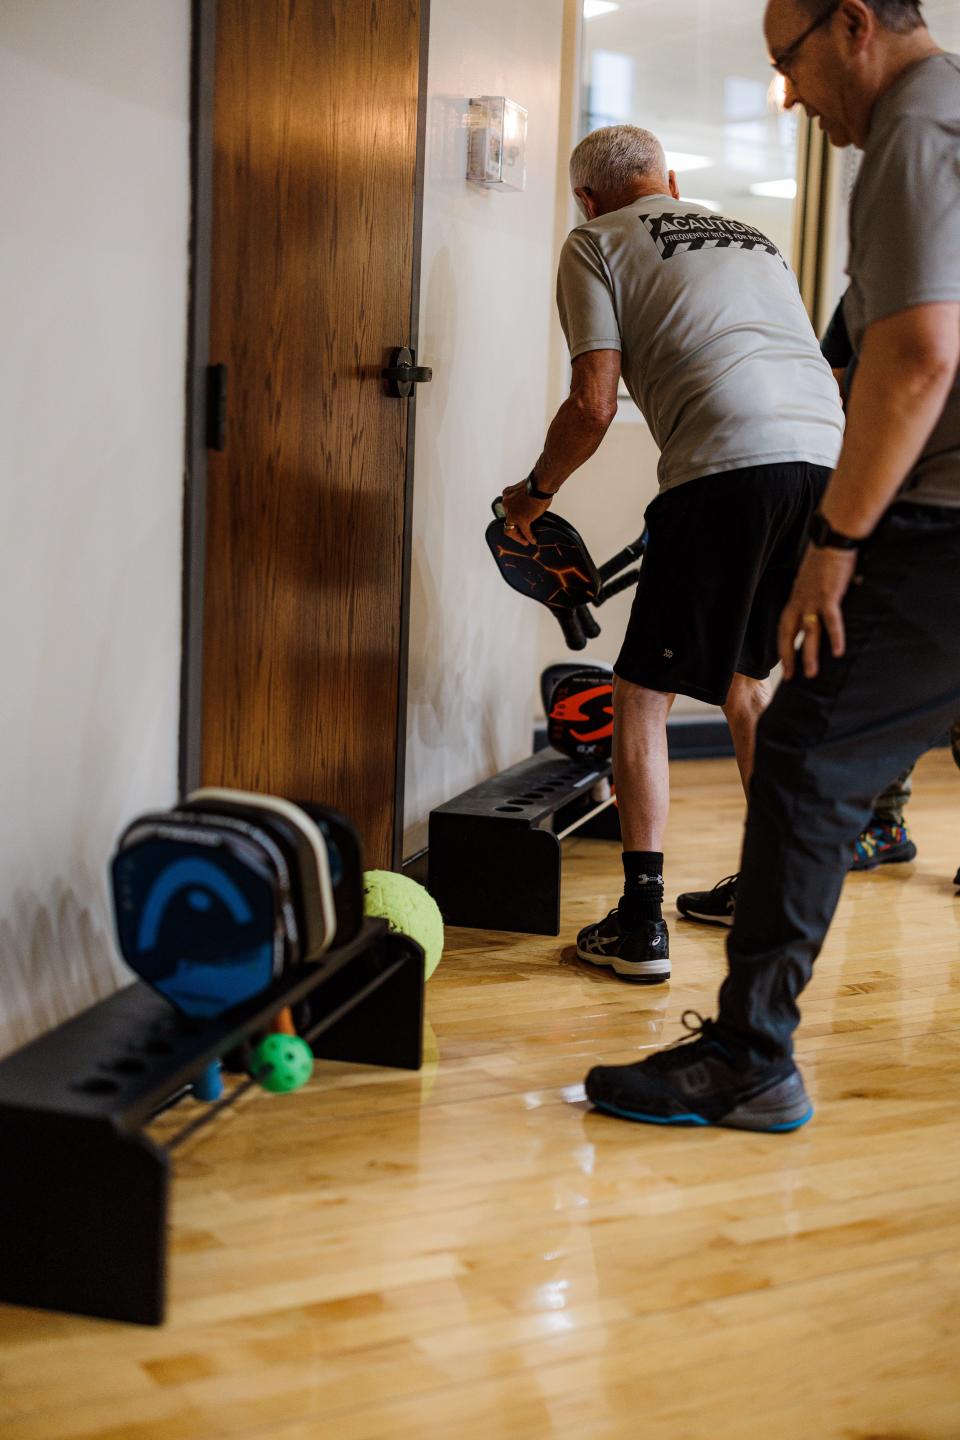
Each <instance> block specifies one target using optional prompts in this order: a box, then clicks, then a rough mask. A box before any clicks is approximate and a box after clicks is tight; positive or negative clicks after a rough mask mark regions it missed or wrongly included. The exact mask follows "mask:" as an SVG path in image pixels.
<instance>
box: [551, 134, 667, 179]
mask: <svg viewBox="0 0 960 1440" xmlns="http://www.w3.org/2000/svg"><path fill="white" fill-rule="evenodd" d="M638 175H650V176H656V177H657V178H662V179H666V176H667V157H666V155H665V154H664V153H663V146H662V145H661V144H660V141H659V140H658V139H657V137H656V135H652V134H651V133H650V131H649V130H641V129H640V127H639V126H638V125H605V126H604V127H603V129H601V130H594V131H593V132H592V133H591V134H589V135H588V136H587V137H586V138H585V139H583V140H581V141H580V144H579V145H578V146H577V147H576V149H575V150H574V152H573V154H572V155H571V156H570V184H571V186H572V187H573V189H574V190H593V191H598V192H600V193H606V194H610V193H613V194H618V193H619V192H620V191H621V190H624V189H626V187H627V186H628V185H629V184H630V183H631V181H633V180H635V179H636V178H637V176H638Z"/></svg>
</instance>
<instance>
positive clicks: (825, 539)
mask: <svg viewBox="0 0 960 1440" xmlns="http://www.w3.org/2000/svg"><path fill="white" fill-rule="evenodd" d="M809 535H810V543H811V545H814V546H816V548H817V549H818V550H858V549H859V548H860V546H861V545H862V543H863V542H862V540H855V539H854V537H853V536H852V535H844V533H843V531H842V530H834V528H833V526H832V525H831V524H830V522H829V520H828V519H827V517H826V516H825V515H821V513H820V511H819V510H815V511H814V513H813V514H812V515H811V516H810V530H809Z"/></svg>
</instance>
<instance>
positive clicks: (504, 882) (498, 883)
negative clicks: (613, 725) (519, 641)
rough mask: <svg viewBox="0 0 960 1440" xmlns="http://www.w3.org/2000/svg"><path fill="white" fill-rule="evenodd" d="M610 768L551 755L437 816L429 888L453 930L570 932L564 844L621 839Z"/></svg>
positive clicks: (505, 774)
mask: <svg viewBox="0 0 960 1440" xmlns="http://www.w3.org/2000/svg"><path fill="white" fill-rule="evenodd" d="M611 771H612V767H611V764H610V761H609V760H606V761H600V762H597V761H583V760H571V759H569V758H568V757H567V756H566V755H561V754H560V752H559V751H558V750H554V749H553V748H552V747H550V746H548V747H547V748H546V749H545V750H539V751H537V753H536V754H535V755H531V756H530V758H529V759H528V760H521V761H520V762H519V764H517V765H511V766H510V768H509V769H508V770H502V771H501V772H500V774H499V775H494V776H493V777H492V778H491V779H489V780H484V781H483V783H482V784H480V785H475V786H474V787H473V789H472V790H466V791H464V793H463V794H462V795H458V796H456V798H455V799H453V800H448V801H447V803H446V804H445V805H441V806H439V807H438V808H437V809H436V810H433V811H431V813H430V835H429V849H428V851H427V864H428V867H429V878H428V882H427V885H428V889H429V890H430V893H431V894H432V895H433V897H434V899H435V900H436V902H437V904H438V905H439V906H440V909H441V911H442V912H443V917H444V919H445V920H446V922H447V923H448V924H449V925H469V926H471V927H474V928H476V929H479V930H519V931H522V932H524V933H525V934H528V935H559V933H560V868H561V867H560V842H561V840H563V839H564V838H565V836H567V835H571V834H573V833H574V832H576V833H577V835H578V836H579V837H582V838H586V839H590V838H593V839H601V840H619V839H620V820H619V815H618V813H617V809H616V806H615V805H614V803H613V795H612V792H611V788H610V777H611Z"/></svg>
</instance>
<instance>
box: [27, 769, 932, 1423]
mask: <svg viewBox="0 0 960 1440" xmlns="http://www.w3.org/2000/svg"><path fill="white" fill-rule="evenodd" d="M674 787H675V801H674V808H673V813H672V818H671V829H670V837H669V857H668V862H669V869H668V877H667V883H668V894H670V895H673V894H675V893H676V892H677V891H678V890H679V889H683V888H689V887H691V886H702V885H704V884H706V883H713V881H715V880H717V879H719V878H720V877H721V876H722V875H724V874H727V873H729V872H730V871H731V870H733V869H735V867H736V861H737V846H738V835H739V825H740V818H741V810H742V806H741V802H740V798H739V793H738V788H737V782H736V779H735V773H734V768H733V763H732V762H725V761H710V762H690V763H687V764H686V765H677V766H674ZM958 816H960V774H958V773H957V771H956V770H955V769H954V767H953V766H952V764H951V762H950V759H949V757H948V755H947V754H946V752H944V751H940V752H936V753H934V754H932V755H930V756H928V757H926V758H925V760H924V761H923V762H922V764H921V766H920V770H919V774H918V779H917V786H916V799H915V803H914V807H913V812H912V819H913V825H914V831H915V835H916V839H917V842H918V845H919V847H920V855H919V858H918V860H917V861H916V862H915V863H914V864H913V865H909V866H899V867H891V868H888V869H883V870H879V871H876V872H874V873H872V874H867V875H861V876H852V877H850V879H849V881H848V883H847V886H846V888H845V891H844V896H843V900H842V903H841V907H840V911H839V913H838V916H837V920H836V923H835V925H834V928H833V931H832V932H831V935H830V937H829V941H828V944H827V947H826V950H825V952H824V954H823V956H822V957H821V959H820V962H819V964H818V967H817V974H816V977H815V979H814V982H813V984H812V985H811V987H810V989H809V990H808V992H807V995H806V999H805V1004H804V1017H805V1023H804V1027H803V1030H802V1032H801V1039H800V1044H799V1057H800V1060H801V1064H802V1066H803V1069H804V1073H805V1076H806V1079H807V1083H808V1087H809V1089H810V1090H811V1094H812V1096H813V1099H814V1103H815V1105H816V1107H817V1114H816V1117H815V1119H814V1121H813V1122H812V1124H810V1125H809V1126H807V1127H806V1129H804V1130H802V1131H800V1132H798V1133H797V1134H795V1135H787V1136H761V1135H749V1134H742V1133H736V1132H728V1131H699V1130H697V1131H687V1130H675V1131H660V1130H656V1129H653V1128H652V1127H651V1128H648V1127H645V1126H634V1125H629V1124H626V1123H623V1122H620V1121H616V1120H612V1119H609V1118H606V1117H604V1116H601V1115H597V1114H593V1113H591V1112H590V1111H589V1110H588V1108H587V1107H586V1105H585V1103H584V1100H583V1094H582V1089H581V1080H582V1077H583V1074H584V1072H585V1070H586V1069H587V1067H588V1066H589V1065H590V1064H591V1063H592V1061H593V1060H594V1059H595V1058H596V1057H603V1058H605V1059H608V1060H626V1059H629V1058H630V1057H631V1056H635V1055H636V1054H637V1053H638V1052H639V1051H641V1050H642V1049H644V1048H646V1047H650V1046H656V1045H659V1044H661V1043H662V1042H665V1041H669V1040H672V1039H673V1038H675V1037H676V1036H677V1035H678V1034H679V1025H678V1021H679V1016H680V1013H681V1011H682V1010H684V1009H685V1008H687V1007H694V1008H697V1009H699V1010H701V1011H702V1012H704V1013H706V1014H709V1013H710V1012H711V1010H712V1006H713V998H714V994H715V990H716V986H717V984H718V982H719V980H720V978H721V975H722V972H723V964H724V959H723V933H722V932H718V931H712V930H705V929H700V928H697V927H694V926H688V925H681V924H679V923H677V924H675V925H674V926H673V946H672V948H673V957H674V979H673V981H672V983H671V984H670V985H669V986H663V987H657V988H655V989H649V990H644V989H639V988H634V987H630V986H626V985H623V984H621V983H620V982H618V981H616V980H614V979H612V978H609V977H608V976H607V975H606V973H605V972H600V971H594V970H591V969H588V968H587V967H581V966H580V965H579V964H578V963H577V962H576V960H575V959H574V958H572V952H571V951H570V950H569V948H568V944H567V942H568V941H569V938H570V936H571V935H572V934H573V932H574V931H575V930H576V929H577V928H578V927H579V925H581V924H582V923H584V922H585V921H586V920H588V919H591V918H593V917H595V916H596V915H597V914H599V913H600V912H601V911H602V910H604V909H605V908H606V907H607V906H608V905H610V904H612V903H614V901H615V898H616V895H617V893H618V882H619V873H620V871H619V861H618V854H617V850H616V848H615V847H614V846H612V845H608V844H597V843H591V842H587V841H579V842H578V841H572V842H568V848H567V852H566V860H565V866H566V869H565V900H564V930H563V935H562V936H561V938H560V940H554V939H543V938H532V937H521V936H515V935H505V934H494V933H478V932H471V931H451V932H450V933H449V936H448V946H447V953H446V956H445V959H444V961H443V964H442V965H441V967H440V969H439V970H438V972H437V974H436V976H435V977H434V979H433V980H432V981H431V983H430V986H429V990H428V1016H429V1022H430V1032H429V1035H428V1039H429V1048H430V1055H431V1058H430V1060H429V1063H428V1064H427V1066H426V1067H425V1069H424V1070H423V1072H422V1073H421V1074H420V1075H408V1074H398V1073H393V1072H389V1071H378V1070H364V1069H360V1068H350V1067H347V1066H333V1065H324V1066H319V1067H318V1072H317V1075H316V1078H315V1079H314V1081H313V1082H312V1084H311V1086H310V1087H309V1088H308V1089H307V1090H306V1091H304V1092H301V1093H300V1094H298V1095H294V1096H289V1097H271V1096H268V1095H265V1094H263V1093H260V1092H256V1093H253V1094H251V1095H249V1096H248V1097H247V1098H246V1099H245V1100H244V1101H242V1102H241V1104H240V1105H239V1106H238V1107H237V1108H236V1109H235V1110H234V1111H233V1112H232V1113H230V1114H229V1115H228V1116H226V1117H225V1118H224V1120H223V1122H222V1123H221V1124H220V1125H219V1128H211V1130H209V1131H208V1132H206V1133H205V1134H204V1135H201V1136H198V1137H197V1138H196V1139H195V1140H194V1141H192V1142H190V1143H189V1145H188V1146H187V1147H185V1149H184V1151H183V1152H181V1154H180V1157H179V1160H178V1163H177V1178H176V1184H175V1201H174V1230H173V1237H174V1251H173V1265H172V1303H171V1318H170V1321H169V1323H168V1324H167V1326H166V1327H165V1328H163V1329H160V1330H143V1329H138V1328H134V1327H125V1326H118V1325H110V1324H106V1323H100V1322H94V1321H88V1320H79V1319H74V1318H68V1317H64V1316H57V1315H46V1314H42V1313H40V1312H34V1311H28V1310H15V1309H10V1308H3V1307H0V1435H2V1436H3V1437H4V1440H94V1437H96V1440H213V1437H247V1440H316V1437H323V1440H326V1437H336V1440H373V1437H377V1440H380V1437H391V1440H394V1437H395V1440H405V1437H410V1440H412V1437H421V1436H422V1437H429V1440H433V1437H441V1436H443V1437H446V1436H452V1437H454V1440H501V1437H502V1440H539V1437H554V1436H556V1437H564V1440H566V1437H570V1440H573V1437H577V1440H615V1437H616V1440H620V1437H623V1440H661V1437H662V1440H708V1437H709V1440H714V1437H724V1440H740V1437H751V1440H753V1437H762V1440H768V1437H770V1440H773V1437H777V1440H833V1437H836V1440H931V1437H936V1440H957V1437H960V964H958V956H960V899H955V898H954V888H953V886H952V884H951V883H950V881H951V879H952V876H953V874H954V871H955V870H956V867H957V865H958V864H960V824H958V823H957V822H958ZM565 947H567V948H565ZM6 1163H10V1162H9V1159H8V1160H7V1162H6ZM0 1240H2V1237H0Z"/></svg>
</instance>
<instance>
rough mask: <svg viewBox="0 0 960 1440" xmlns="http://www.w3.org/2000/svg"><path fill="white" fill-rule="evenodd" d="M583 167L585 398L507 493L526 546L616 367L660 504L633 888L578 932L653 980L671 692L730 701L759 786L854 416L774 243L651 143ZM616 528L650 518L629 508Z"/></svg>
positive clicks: (624, 704) (570, 266) (629, 877)
mask: <svg viewBox="0 0 960 1440" xmlns="http://www.w3.org/2000/svg"><path fill="white" fill-rule="evenodd" d="M570 177H571V183H572V187H573V191H574V194H575V195H576V197H577V200H578V201H579V203H580V206H581V208H582V210H583V212H584V213H585V215H586V223H585V224H583V225H580V226H578V227H577V229H575V230H574V231H572V233H571V234H570V235H569V236H568V238H567V241H566V244H565V245H564V248H563V253H562V255H561V259H560V268H559V276H558V282H557V298H558V305H559V309H560V318H561V321H562V324H563V328H564V332H565V334H566V337H567V342H568V344H569V347H570V354H571V357H572V361H573V372H572V381H571V388H570V395H569V397H568V399H567V400H566V401H565V402H564V404H563V405H562V406H561V408H560V410H559V412H558V413H557V415H556V417H555V419H554V421H553V423H552V425H551V426H550V429H549V432H548V434H547V439H546V444H545V446H544V450H543V454H542V455H541V456H540V458H539V460H538V461H537V463H536V465H535V466H534V468H533V471H532V473H531V475H530V476H529V477H528V478H527V480H526V481H524V482H522V483H521V484H519V485H514V486H511V487H510V488H509V489H507V490H506V491H505V492H504V505H505V508H506V512H507V519H508V522H509V523H510V524H511V525H512V526H514V527H515V528H516V530H517V532H518V534H519V535H520V536H522V537H523V538H524V539H525V540H526V541H528V542H532V541H533V536H532V533H531V530H530V525H531V523H532V521H534V520H535V519H536V518H537V517H538V516H539V515H541V514H542V513H543V512H544V510H546V508H547V507H548V506H549V504H550V503H551V501H552V500H553V498H554V496H555V495H556V493H557V491H558V490H559V488H560V486H561V485H562V484H563V482H564V481H565V480H566V479H567V477H568V476H569V475H570V474H572V472H573V471H574V470H575V469H576V468H577V467H578V466H579V465H582V464H583V462H584V461H585V460H587V459H588V458H589V457H590V455H592V454H593V452H594V451H595V450H596V448H597V446H598V445H599V444H600V441H601V440H602V438H603V435H604V433H605V431H606V429H607V427H608V425H609V424H610V421H611V419H612V418H613V416H614V414H615V413H616V409H617V386H618V382H619V379H620V377H621V374H622V376H623V380H624V382H625V384H626V387H627V389H628V391H629V392H630V395H631V396H632V398H633V400H634V401H635V402H636V404H637V405H638V406H639V408H640V410H641V411H642V412H643V415H644V417H645V419H646V421H647V424H648V425H649V427H650V431H651V434H652V435H653V438H654V440H655V441H656V443H657V445H658V446H659V449H660V463H659V470H658V476H659V482H660V493H659V494H658V496H657V498H656V499H655V500H654V501H653V502H652V503H651V504H650V506H649V507H648V509H647V512H646V523H647V529H648V531H649V543H648V547H647V552H646V554H645V556H644V560H643V566H642V569H641V575H640V583H639V585H638V586H637V593H636V599H635V602H634V606H633V611H632V614H631V617H630V623H629V625H628V628H627V633H626V636H625V638H624V641H623V648H622V650H621V652H620V656H619V659H618V660H617V663H616V667H615V669H616V676H617V680H616V687H615V698H614V774H615V778H616V784H617V796H618V800H619V809H620V821H621V827H622V832H623V846H624V854H623V868H624V891H623V896H622V898H621V900H620V902H619V905H618V906H617V908H616V909H614V910H612V911H611V912H610V914H609V915H607V916H606V918H604V919H601V920H598V921H597V922H596V923H594V924H591V925H588V926H586V927H585V929H583V930H581V932H580V934H579V936H578V937H577V951H578V954H579V955H580V957H581V958H582V959H584V960H587V961H590V962H592V963H594V964H598V965H605V966H609V967H611V968H612V970H613V971H614V973H615V974H616V975H619V976H620V977H622V978H624V979H629V980H635V981H643V982H647V983H656V982H660V981H664V980H666V979H668V978H669V975H670V960H669V937H668V932H667V925H666V922H665V921H664V919H663V913H662V908H661V907H662V900H663V832H664V827H665V824H666V818H667V809H668V804H669V778H668V769H667V735H666V723H667V717H668V715H669V713H670V708H671V706H672V705H673V702H674V699H675V698H676V696H677V694H678V693H679V694H684V695H691V696H695V697H696V698H697V699H699V700H706V701H709V702H712V703H713V704H716V705H720V706H722V707H723V709H724V712H725V714H726V717H727V720H728V722H729V725H730V729H731V732H732V735H733V740H734V744H735V747H736V753H737V760H738V763H739V767H740V773H741V776H742V778H743V783H744V786H746V785H747V784H748V783H749V779H750V772H751V769H752V766H753V747H754V734H755V730H756V724H757V720H758V718H759V716H760V714H761V713H762V711H763V709H764V707H765V705H766V704H767V701H768V698H769V697H768V689H767V684H766V681H767V677H768V675H769V673H770V670H771V668H772V666H773V665H774V663H775V661H776V656H777V633H776V632H777V620H778V618H779V615H780V612H781V610H782V609H783V606H784V604H785V603H786V600H787V596H788V595H789V593H790V585H791V583H792V579H793V576H794V574H795V572H796V568H797V564H798V563H799V559H800V556H801V554H802V552H803V547H804V545H805V543H806V536H807V529H808V525H809V521H810V517H811V515H812V513H813V512H814V510H815V508H816V506H817V503H818V501H819V499H820V496H821V494H822V491H823V487H824V485H825V484H826V481H827V477H828V475H829V473H830V469H831V467H832V466H833V464H834V463H835V461H836V458H837V455H838V453H839V450H840V443H841V437H842V431H843V413H842V409H841V406H840V399H839V394H838V391H837V386H836V384H835V382H834V379H833V376H832V374H831V372H830V369H829V366H828V365H827V363H826V361H825V360H824V359H823V357H822V355H821V353H820V348H819V345H818V344H817V340H816V337H815V335H814V333H813V330H812V328H811V325H810V321H809V320H808V318H807V315H806V312H805V310H804V308H803V304H802V302H801V300H800V295H799V292H798V289H797V284H796V281H795V279H794V277H793V275H792V274H791V273H790V271H789V269H788V267H787V265H786V263H785V261H784V260H783V258H782V256H781V255H780V254H779V252H778V250H777V248H776V246H775V245H774V244H773V243H772V242H771V241H770V240H769V239H768V238H767V236H766V235H764V234H762V233H761V232H760V231H759V230H756V229H754V228H753V227H752V226H750V225H746V224H744V223H742V222H741V221H738V220H735V219H731V218H728V217H726V216H724V215H719V214H715V213H713V212H711V211H710V210H709V209H707V208H706V207H705V206H703V205H699V204H697V203H695V202H691V201H684V200H682V199H681V198H680V192H679V189H678V187H677V178H676V175H675V174H674V173H673V171H671V170H668V169H667V164H666V160H665V157H664V152H663V147H662V146H661V144H660V142H659V140H658V139H657V138H656V137H655V136H654V135H651V134H650V133H649V132H648V131H646V130H641V129H638V128H636V127H635V126H632V125H614V126H610V127H608V128H606V129H602V130H596V131H594V132H593V134H591V135H589V136H587V138H586V139H585V140H582V141H581V142H580V144H579V145H578V146H577V147H576V149H575V150H574V152H573V155H572V157H571V160H570ZM597 503H598V504H603V503H604V497H603V496H602V495H598V496H597ZM623 524H624V529H625V530H629V531H633V530H635V529H636V524H635V522H634V521H631V520H630V518H629V516H624V517H623ZM732 903H733V897H732V887H731V886H730V885H726V886H723V885H721V886H720V887H718V888H717V889H716V890H715V891H714V892H706V893H705V894H703V895H688V896H681V897H680V900H679V901H678V905H679V908H680V910H681V912H682V913H686V914H689V915H691V917H693V915H694V914H697V912H698V911H701V910H703V909H706V910H707V911H709V910H710V907H711V906H712V907H713V908H714V910H715V911H716V915H715V918H716V919H718V920H721V921H725V920H727V919H728V914H729V911H730V909H731V908H732ZM698 918H711V917H710V914H707V915H706V916H702V915H698Z"/></svg>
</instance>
